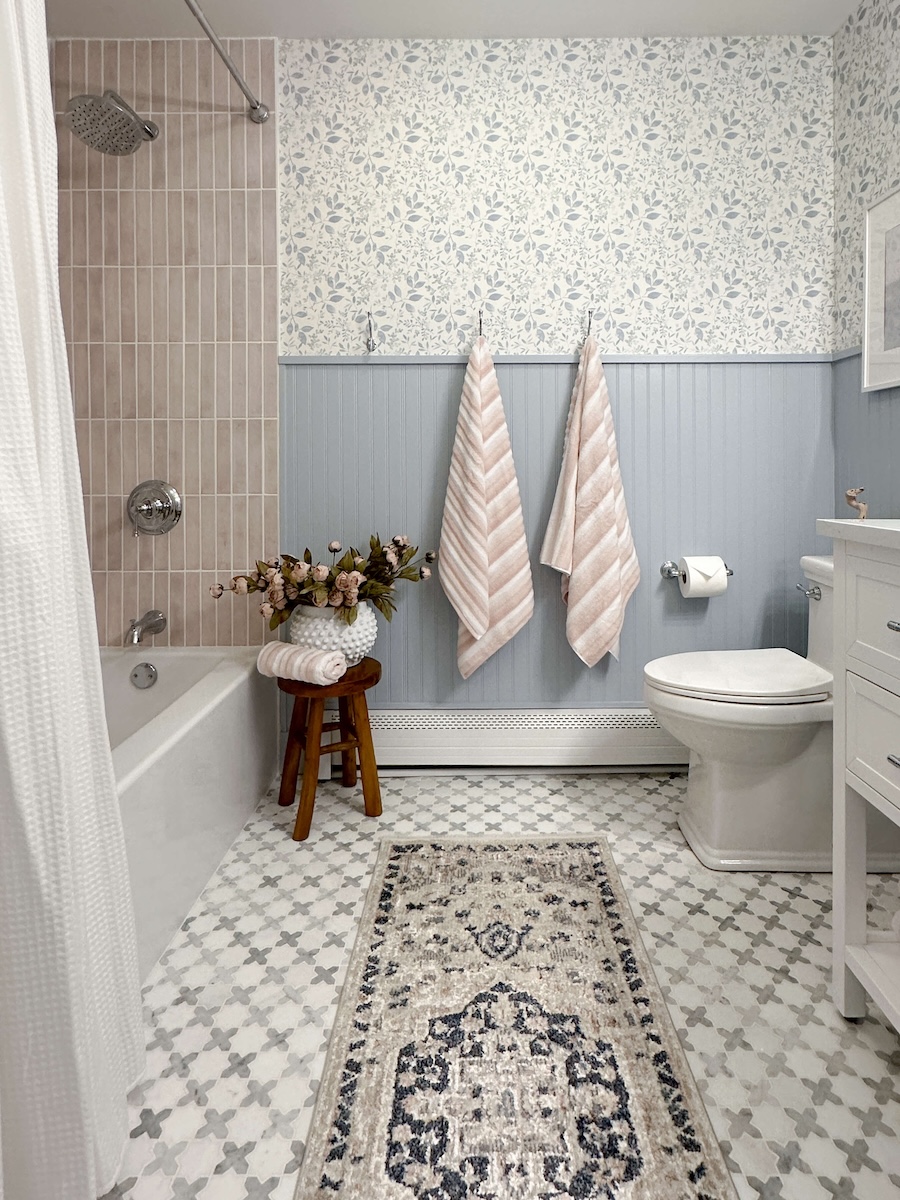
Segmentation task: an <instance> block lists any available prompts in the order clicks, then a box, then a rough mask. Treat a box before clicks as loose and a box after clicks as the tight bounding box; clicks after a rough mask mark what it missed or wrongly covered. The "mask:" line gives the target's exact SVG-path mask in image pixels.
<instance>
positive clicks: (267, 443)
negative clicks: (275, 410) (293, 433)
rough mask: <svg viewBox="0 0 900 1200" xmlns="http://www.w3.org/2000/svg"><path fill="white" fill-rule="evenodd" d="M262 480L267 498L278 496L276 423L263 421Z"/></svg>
mask: <svg viewBox="0 0 900 1200" xmlns="http://www.w3.org/2000/svg"><path fill="white" fill-rule="evenodd" d="M263 479H264V481H265V491H266V495H267V496H277V495H278V422H277V421H272V420H265V421H263Z"/></svg>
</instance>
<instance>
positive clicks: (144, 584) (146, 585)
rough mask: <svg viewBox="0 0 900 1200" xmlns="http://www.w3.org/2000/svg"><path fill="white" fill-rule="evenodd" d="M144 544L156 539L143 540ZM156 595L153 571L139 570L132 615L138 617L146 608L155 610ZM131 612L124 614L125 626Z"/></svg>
mask: <svg viewBox="0 0 900 1200" xmlns="http://www.w3.org/2000/svg"><path fill="white" fill-rule="evenodd" d="M144 540H145V541H146V542H150V541H154V542H155V541H156V538H145V539H144ZM156 607H157V604H156V593H155V591H154V588H153V571H152V570H140V571H138V576H137V598H136V600H135V607H134V614H137V615H140V614H141V613H145V612H146V611H147V609H148V608H156ZM134 614H132V613H131V612H127V613H126V614H125V626H126V627H127V624H128V621H129V620H130V619H131V617H132V615H134Z"/></svg>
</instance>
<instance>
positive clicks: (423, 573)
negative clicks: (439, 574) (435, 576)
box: [419, 567, 431, 579]
mask: <svg viewBox="0 0 900 1200" xmlns="http://www.w3.org/2000/svg"><path fill="white" fill-rule="evenodd" d="M419 578H420V579H430V578H431V568H430V567H419Z"/></svg>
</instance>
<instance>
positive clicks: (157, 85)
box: [150, 40, 169, 113]
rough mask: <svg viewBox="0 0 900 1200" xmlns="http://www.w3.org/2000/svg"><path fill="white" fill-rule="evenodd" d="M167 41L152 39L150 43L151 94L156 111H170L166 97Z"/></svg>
mask: <svg viewBox="0 0 900 1200" xmlns="http://www.w3.org/2000/svg"><path fill="white" fill-rule="evenodd" d="M166 49H167V47H166V43H165V42H163V41H156V40H154V41H152V42H151V43H150V96H151V104H150V107H151V110H152V111H153V112H154V113H165V112H168V107H169V106H168V104H167V97H166Z"/></svg>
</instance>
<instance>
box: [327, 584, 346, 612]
mask: <svg viewBox="0 0 900 1200" xmlns="http://www.w3.org/2000/svg"><path fill="white" fill-rule="evenodd" d="M328 603H329V604H330V605H331V607H332V608H340V607H341V605H342V604H343V603H344V593H343V592H341V591H338V589H337V588H332V589H331V591H330V592H329V593H328Z"/></svg>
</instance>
